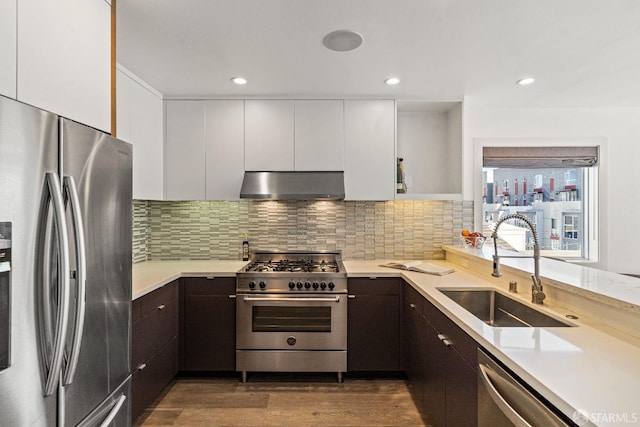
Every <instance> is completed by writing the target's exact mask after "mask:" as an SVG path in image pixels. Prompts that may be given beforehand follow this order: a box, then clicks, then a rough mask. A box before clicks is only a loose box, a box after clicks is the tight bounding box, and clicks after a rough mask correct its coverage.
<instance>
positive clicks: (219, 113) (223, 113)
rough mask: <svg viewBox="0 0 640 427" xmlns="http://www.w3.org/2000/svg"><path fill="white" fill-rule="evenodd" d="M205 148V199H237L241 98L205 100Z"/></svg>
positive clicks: (240, 173) (241, 139) (241, 160)
mask: <svg viewBox="0 0 640 427" xmlns="http://www.w3.org/2000/svg"><path fill="white" fill-rule="evenodd" d="M205 147H206V197H207V199H208V200H238V199H239V197H240V187H241V186H242V179H243V176H244V168H243V166H244V101H242V100H219V101H218V100H215V101H206V115H205ZM184 173H188V171H184Z"/></svg>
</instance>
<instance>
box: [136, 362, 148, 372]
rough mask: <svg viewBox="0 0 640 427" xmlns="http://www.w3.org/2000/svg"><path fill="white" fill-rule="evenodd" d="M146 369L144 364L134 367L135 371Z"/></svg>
mask: <svg viewBox="0 0 640 427" xmlns="http://www.w3.org/2000/svg"><path fill="white" fill-rule="evenodd" d="M146 367H147V364H146V363H141V364H139V365H138V366H136V371H142V370H143V369H144V368H146Z"/></svg>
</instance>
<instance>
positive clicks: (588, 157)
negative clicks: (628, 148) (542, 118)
mask: <svg viewBox="0 0 640 427" xmlns="http://www.w3.org/2000/svg"><path fill="white" fill-rule="evenodd" d="M482 160H483V162H482V165H483V166H484V167H496V168H519V169H542V168H570V167H571V168H574V167H590V166H595V165H596V164H597V163H598V147H484V148H483V149H482Z"/></svg>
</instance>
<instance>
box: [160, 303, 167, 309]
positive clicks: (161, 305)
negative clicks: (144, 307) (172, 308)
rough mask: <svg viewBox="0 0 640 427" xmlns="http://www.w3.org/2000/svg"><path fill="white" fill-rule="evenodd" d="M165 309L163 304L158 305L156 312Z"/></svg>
mask: <svg viewBox="0 0 640 427" xmlns="http://www.w3.org/2000/svg"><path fill="white" fill-rule="evenodd" d="M165 307H166V305H164V304H160V305H159V306H158V310H164V308H165Z"/></svg>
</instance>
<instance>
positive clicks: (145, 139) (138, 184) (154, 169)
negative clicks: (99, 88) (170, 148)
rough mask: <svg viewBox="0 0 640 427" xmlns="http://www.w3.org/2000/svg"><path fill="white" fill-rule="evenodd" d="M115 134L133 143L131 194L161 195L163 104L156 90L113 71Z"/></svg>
mask: <svg viewBox="0 0 640 427" xmlns="http://www.w3.org/2000/svg"><path fill="white" fill-rule="evenodd" d="M116 87H117V91H118V93H117V97H116V99H117V108H116V111H117V118H116V123H117V131H116V136H117V137H118V138H120V139H122V140H124V141H127V142H130V143H131V144H133V198H134V199H144V200H162V199H163V198H164V185H163V183H164V168H163V163H164V162H163V159H164V155H163V152H164V143H163V128H164V125H163V124H164V107H163V102H162V98H161V96H160V94H159V93H157V92H155V91H154V90H153V89H151V88H149V87H148V86H147V85H146V84H144V83H143V82H142V81H141V80H139V79H137V78H136V77H135V76H133V75H132V74H130V73H128V72H125V71H124V69H122V68H119V69H118V71H117V85H116Z"/></svg>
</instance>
